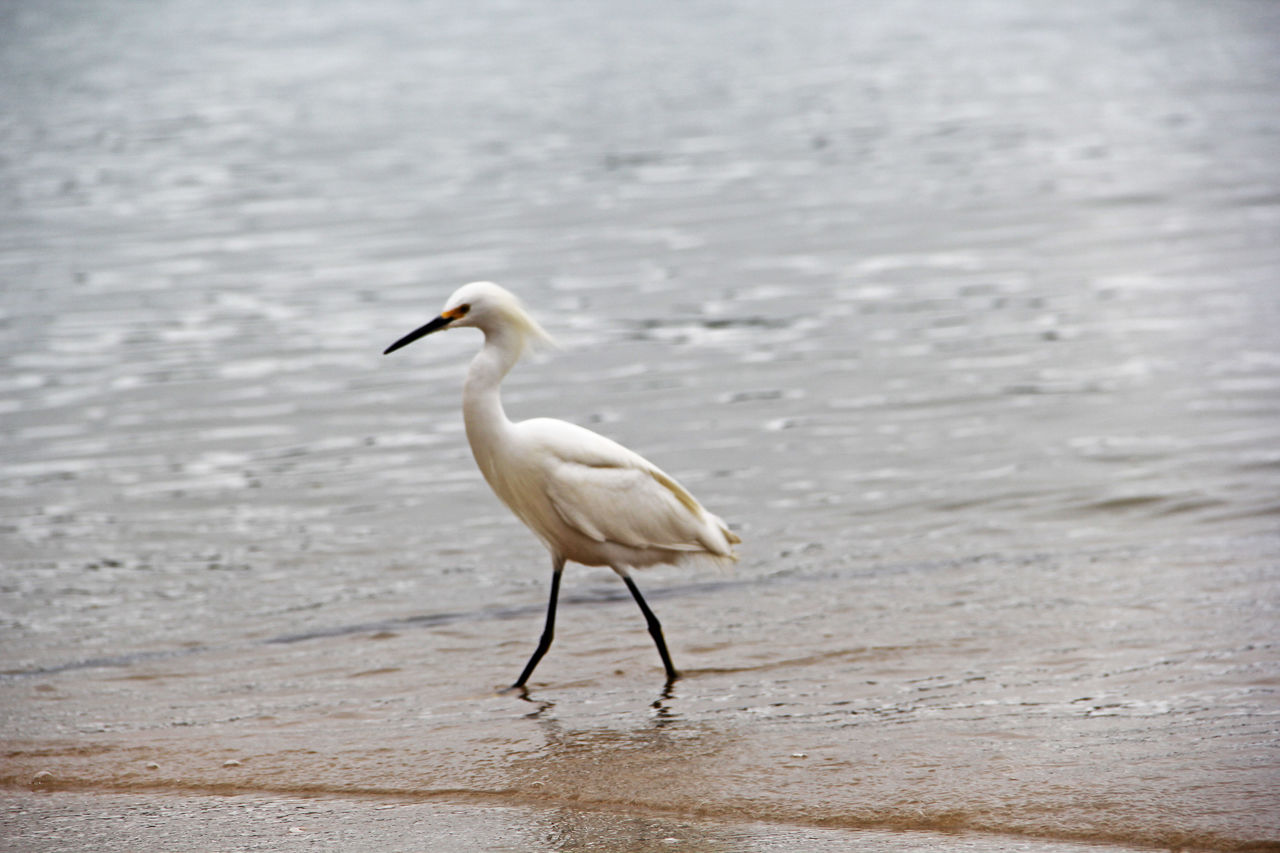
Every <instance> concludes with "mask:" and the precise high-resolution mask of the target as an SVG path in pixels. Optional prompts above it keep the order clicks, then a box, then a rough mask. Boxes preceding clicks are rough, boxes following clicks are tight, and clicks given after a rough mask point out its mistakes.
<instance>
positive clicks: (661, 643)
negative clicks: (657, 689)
mask: <svg viewBox="0 0 1280 853" xmlns="http://www.w3.org/2000/svg"><path fill="white" fill-rule="evenodd" d="M622 580H623V581H625V582H626V584H627V589H629V590H631V597H632V598H634V599H635V600H636V604H639V605H640V612H641V613H643V614H644V621H645V622H647V623H648V625H649V636H651V637H653V642H654V643H656V644H657V646H658V654H660V655H662V665H663V666H665V667H666V668H667V683H668V684H670V683H671V682H672V681H675V680H676V679H677V678H679V677H680V673H678V672H676V668H675V667H674V666H672V665H671V655H670V654H669V653H668V652H667V641H666V640H665V639H664V638H663V636H662V624H661V623H660V622H658V617H657V616H654V615H653V611H652V610H650V609H649V605H648V604H646V603H645V600H644V596H643V595H641V594H640V588H639V587H637V586H636V582H635V581H633V580H632V579H631V576H630V575H623V576H622Z"/></svg>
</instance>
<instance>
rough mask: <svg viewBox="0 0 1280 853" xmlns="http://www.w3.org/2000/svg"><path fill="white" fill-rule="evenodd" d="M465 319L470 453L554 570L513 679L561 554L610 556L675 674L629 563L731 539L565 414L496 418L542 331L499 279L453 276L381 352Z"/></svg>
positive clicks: (550, 617) (723, 551)
mask: <svg viewBox="0 0 1280 853" xmlns="http://www.w3.org/2000/svg"><path fill="white" fill-rule="evenodd" d="M466 326H471V327H475V328H478V329H480V330H481V331H482V332H484V347H483V348H482V349H481V350H480V352H479V353H478V354H477V355H476V357H475V358H474V359H473V360H472V362H471V368H470V370H469V371H468V373H467V379H466V382H465V384H464V385H463V392H462V411H463V417H464V419H465V421H466V427H467V440H468V441H469V442H470V444H471V452H472V454H473V455H474V456H475V459H476V464H477V465H479V467H480V471H481V473H483V474H484V478H485V480H486V481H488V483H489V485H490V487H492V489H493V491H494V492H495V493H496V494H497V495H498V497H499V498H501V500H502V502H503V503H505V504H506V505H507V506H508V507H509V508H510V509H511V511H512V512H513V513H515V514H516V516H517V517H518V518H519V519H520V520H521V521H523V522H524V523H525V525H527V526H528V527H529V529H530V530H532V531H533V532H534V534H535V535H536V536H537V537H538V538H539V539H540V540H542V543H543V544H544V545H546V547H547V550H548V551H550V552H551V559H552V568H553V570H554V571H553V575H552V584H551V599H550V602H549V604H548V606H547V621H546V626H545V628H544V629H543V634H542V638H541V640H540V642H539V644H538V648H537V650H536V651H535V652H534V654H533V657H532V658H531V659H530V660H529V663H528V665H526V667H525V669H524V672H523V673H522V674H521V675H520V678H519V679H517V681H516V683H515V684H514V685H513V687H518V688H522V687H523V686H524V684H525V682H526V681H527V680H528V678H529V676H530V675H531V674H532V672H533V669H534V667H535V666H537V664H538V661H539V660H541V658H542V656H543V654H545V653H546V650H547V648H548V647H549V646H550V645H551V639H552V635H553V633H554V625H555V612H556V599H557V597H558V595H559V588H560V576H561V573H562V571H563V569H564V564H565V562H566V561H572V562H575V563H582V564H584V565H588V566H610V567H612V568H613V570H614V571H615V572H617V573H618V574H619V575H620V576H621V577H622V579H623V581H624V582H625V583H626V584H627V588H628V589H630V590H631V594H632V595H633V596H634V597H635V600H636V603H637V604H639V605H640V609H641V611H642V612H643V613H644V615H645V619H646V621H647V622H648V625H649V633H650V634H651V635H652V636H653V639H654V642H655V643H656V644H657V646H658V652H659V653H660V655H661V656H662V662H663V665H664V666H665V667H666V670H667V678H668V680H669V681H670V680H674V679H675V678H676V677H677V676H678V673H677V672H676V670H675V668H674V666H672V664H671V657H670V655H669V654H668V652H667V647H666V641H665V639H664V638H663V635H662V627H661V625H660V624H659V623H658V620H657V619H656V618H655V617H654V616H653V612H652V611H651V610H650V609H649V607H648V605H647V604H646V603H645V600H644V598H643V597H642V596H641V594H640V590H639V589H638V588H637V587H636V585H635V582H634V581H633V580H632V579H631V575H630V570H631V569H633V568H643V567H645V566H652V565H656V564H659V563H677V562H680V561H681V560H683V559H686V558H688V557H692V556H703V557H710V558H712V559H717V560H733V559H736V557H735V556H734V554H733V545H734V544H736V543H737V542H738V541H739V540H738V537H737V536H735V535H734V534H733V533H732V532H731V531H730V530H729V528H728V527H727V526H726V525H725V523H724V522H723V521H722V520H721V519H719V518H718V517H716V516H715V515H712V514H711V513H709V512H707V511H706V510H705V509H703V508H702V505H701V504H699V503H698V501H697V500H696V499H695V498H694V497H693V496H692V495H691V494H689V492H688V491H686V490H685V489H684V487H682V486H681V485H680V484H679V483H677V482H676V481H675V480H674V479H673V478H671V477H670V476H668V475H667V474H665V473H664V472H663V471H662V470H660V469H659V468H658V467H657V466H655V465H654V464H653V463H651V462H649V461H648V460H647V459H645V458H644V457H642V456H640V455H639V454H638V453H634V452H633V451H631V450H628V449H627V448H625V447H623V446H622V445H620V444H618V443H617V442H615V441H611V440H610V439H607V438H605V437H604V436H602V435H599V434H597V433H594V432H592V431H591V430H589V429H584V428H583V427H580V426H576V425H574V424H571V423H567V422H565V421H559V420H553V419H551V418H534V419H532V420H527V421H520V422H518V423H513V422H512V421H511V420H509V419H508V418H507V416H506V413H505V412H504V411H503V408H502V400H501V398H500V396H499V386H500V385H501V382H502V379H503V377H505V376H506V375H507V373H508V372H509V371H510V370H511V368H512V367H514V366H515V363H516V362H517V361H519V359H520V356H521V355H522V354H523V353H524V351H525V349H526V348H528V347H529V346H530V345H532V344H538V343H543V342H549V341H550V338H549V337H548V336H547V334H546V332H544V331H543V330H542V328H541V327H540V326H539V325H538V324H537V323H536V322H535V321H534V320H533V318H532V317H530V316H529V315H528V313H526V312H525V310H524V308H523V307H522V306H521V304H520V302H519V300H518V299H516V297H515V296H513V295H512V294H511V293H510V292H508V291H506V290H504V289H503V288H501V287H499V286H498V285H496V284H493V283H491V282H473V283H471V284H467V285H464V286H463V287H461V288H459V289H458V290H457V291H456V292H454V294H453V295H452V296H450V297H449V299H448V300H447V301H446V302H445V305H444V309H443V310H442V311H441V312H440V315H439V316H438V317H436V318H435V319H434V320H432V321H431V322H429V323H427V324H426V325H425V326H422V327H421V328H419V329H416V330H415V331H413V332H411V333H409V334H408V335H405V336H404V337H403V338H401V339H400V340H398V341H396V343H394V344H392V345H391V346H390V347H388V348H387V350H386V352H388V353H389V352H392V351H394V350H396V349H399V348H400V347H402V346H405V345H407V344H410V343H412V342H413V341H416V340H417V339H418V338H421V337H423V336H425V335H428V334H431V333H432V332H435V331H438V330H441V329H452V328H460V327H466Z"/></svg>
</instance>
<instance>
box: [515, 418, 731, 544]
mask: <svg viewBox="0 0 1280 853" xmlns="http://www.w3.org/2000/svg"><path fill="white" fill-rule="evenodd" d="M523 425H528V427H529V429H528V435H529V436H530V437H536V439H537V440H538V441H539V443H540V444H541V445H542V448H541V449H542V451H543V452H542V453H541V454H540V455H541V456H542V458H543V459H545V460H546V463H545V464H546V465H547V468H546V469H545V489H546V495H547V498H548V500H549V501H550V502H551V505H552V507H553V508H554V509H555V512H556V514H557V515H559V517H560V518H561V520H562V521H564V523H565V524H567V525H569V526H570V527H572V528H573V529H574V530H577V531H578V532H579V533H581V534H582V535H584V536H586V537H588V538H590V539H593V540H595V541H596V542H617V543H620V544H623V545H628V546H631V547H633V548H662V549H666V550H674V551H702V550H705V549H706V548H707V546H706V544H705V542H704V541H703V540H704V539H705V536H704V535H703V528H704V527H705V526H706V524H707V518H706V513H705V512H704V510H703V509H702V507H701V505H699V504H698V502H697V500H695V499H694V497H693V496H692V495H690V494H689V493H688V492H687V491H685V490H684V488H683V487H681V486H680V484H679V483H677V482H676V481H675V480H673V479H672V478H670V477H668V476H667V475H666V474H664V473H663V472H662V471H661V470H659V469H658V468H657V467H655V466H654V465H653V464H651V463H650V462H648V461H647V460H646V459H645V458H644V457H642V456H640V455H639V454H637V453H634V452H632V451H630V450H628V449H627V448H625V447H623V446H622V445H620V444H618V443H616V442H614V441H612V440H610V439H607V438H605V437H604V436H602V435H599V434H597V433H594V432H592V431H590V430H588V429H584V428H582V427H579V426H575V425H573V424H568V423H565V422H563V421H552V420H543V419H535V420H534V421H525V422H524V424H522V426H523Z"/></svg>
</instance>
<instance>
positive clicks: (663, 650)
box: [510, 560, 680, 690]
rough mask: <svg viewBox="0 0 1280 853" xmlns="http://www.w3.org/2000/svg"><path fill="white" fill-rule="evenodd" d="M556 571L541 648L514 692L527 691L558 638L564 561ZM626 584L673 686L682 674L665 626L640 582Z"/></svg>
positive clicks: (531, 659)
mask: <svg viewBox="0 0 1280 853" xmlns="http://www.w3.org/2000/svg"><path fill="white" fill-rule="evenodd" d="M552 568H553V569H554V571H553V573H552V575H551V598H550V600H548V601H547V621H546V624H544V625H543V627H542V637H541V638H539V640H538V647H537V648H536V649H534V650H533V657H531V658H529V662H528V663H527V664H525V665H524V672H522V673H520V677H519V678H517V679H516V683H515V684H513V685H511V688H510V689H512V690H519V689H522V688H524V685H525V682H526V681H528V680H529V676H531V675H533V670H534V668H535V667H537V665H538V661H540V660H542V656H543V655H545V654H546V653H547V649H549V648H551V641H552V640H553V639H554V638H555V633H556V601H557V600H558V599H559V598H560V576H561V575H562V574H564V561H563V560H556V561H555V564H554V565H553V567H552ZM622 580H623V581H624V582H625V583H626V585H627V589H629V590H631V597H632V598H634V599H635V600H636V604H638V605H640V612H641V613H643V614H644V621H645V623H646V624H647V625H648V626H649V636H651V637H653V642H654V643H655V644H656V645H657V646H658V654H659V655H661V656H662V665H663V666H664V667H666V670H667V684H668V685H670V684H671V682H673V681H675V680H676V679H677V678H679V677H680V673H678V672H676V668H675V667H674V666H673V665H672V664H671V653H670V652H668V651H667V641H666V639H665V638H664V637H663V636H662V623H660V622H659V621H658V617H657V616H654V615H653V611H652V610H650V609H649V605H648V604H647V603H646V602H645V600H644V596H643V595H641V594H640V588H639V587H637V586H636V582H635V581H633V580H632V579H631V576H630V575H623V576H622Z"/></svg>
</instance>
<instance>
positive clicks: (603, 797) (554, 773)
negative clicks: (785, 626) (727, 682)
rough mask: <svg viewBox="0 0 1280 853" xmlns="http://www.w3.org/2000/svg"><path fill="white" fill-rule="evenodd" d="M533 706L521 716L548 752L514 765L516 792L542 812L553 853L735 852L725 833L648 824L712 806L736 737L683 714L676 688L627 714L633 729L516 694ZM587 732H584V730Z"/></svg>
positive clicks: (691, 825) (592, 711)
mask: <svg viewBox="0 0 1280 853" xmlns="http://www.w3.org/2000/svg"><path fill="white" fill-rule="evenodd" d="M511 695H513V696H516V697H517V698H519V699H520V700H521V701H522V702H524V703H527V704H528V705H529V706H532V710H531V711H529V713H526V714H523V715H522V716H523V718H524V719H527V720H532V721H533V724H534V726H536V729H537V731H540V732H541V735H542V736H541V738H540V740H541V746H539V747H537V748H535V749H533V750H531V751H528V752H523V753H519V754H516V755H513V756H512V757H511V759H510V760H509V761H508V762H507V765H506V766H507V769H508V772H509V774H510V776H509V784H510V787H511V788H512V789H513V790H516V791H519V792H521V794H522V795H524V796H525V797H527V798H528V799H529V800H530V801H531V802H533V803H538V804H541V805H542V806H543V808H544V809H545V811H540V812H539V816H538V820H539V822H540V823H542V824H543V827H542V829H541V830H540V834H541V837H542V838H543V839H545V840H546V841H547V842H548V843H549V844H550V849H553V850H559V851H586V850H629V851H650V850H654V851H656V850H663V851H667V850H671V849H673V847H672V845H673V844H680V845H682V846H680V847H679V849H682V850H692V851H723V850H729V849H732V844H731V843H730V842H729V841H728V840H727V837H726V836H725V834H724V832H723V831H722V828H720V827H718V826H717V825H714V824H700V823H697V822H690V821H688V820H679V821H676V820H671V819H667V818H663V817H661V816H651V815H650V816H646V815H645V814H643V813H642V812H645V811H649V812H656V813H658V814H659V815H660V814H661V813H662V812H667V811H670V812H675V813H679V812H682V811H685V810H687V808H688V805H689V804H690V803H693V802H705V800H706V798H707V795H708V793H709V792H711V791H714V790H715V789H716V787H718V781H719V780H718V777H717V774H718V772H719V768H720V767H721V766H722V763H723V762H722V754H723V751H724V750H725V748H726V747H727V746H728V744H729V742H730V741H731V738H730V736H729V735H728V734H727V733H725V732H723V731H720V730H718V729H715V728H712V727H710V726H708V725H706V724H705V723H698V722H691V721H690V719H689V718H688V717H687V716H685V715H682V714H680V713H679V704H680V696H679V695H678V694H677V691H676V687H675V684H674V683H673V684H668V685H667V686H666V687H664V688H663V689H662V691H661V692H660V693H658V694H657V695H656V696H655V697H654V698H653V699H652V700H651V701H650V702H649V703H648V708H649V713H648V714H645V715H644V716H643V717H642V716H641V713H642V711H643V709H644V705H643V704H642V702H643V700H641V702H637V703H636V704H634V705H632V706H630V710H624V711H622V712H620V716H621V717H622V718H623V719H628V720H630V721H631V724H630V726H629V727H617V728H615V727H611V726H609V725H607V724H605V721H606V720H608V719H617V717H608V716H602V715H601V713H600V710H599V708H598V707H597V706H596V705H594V704H593V705H591V706H586V705H583V704H580V703H573V702H569V701H567V700H565V699H563V698H561V699H559V701H558V703H557V702H555V701H551V700H548V699H542V698H540V697H539V696H537V694H536V692H531V691H529V690H527V689H526V690H523V691H514V692H512V693H511ZM584 724H585V725H584Z"/></svg>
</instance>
